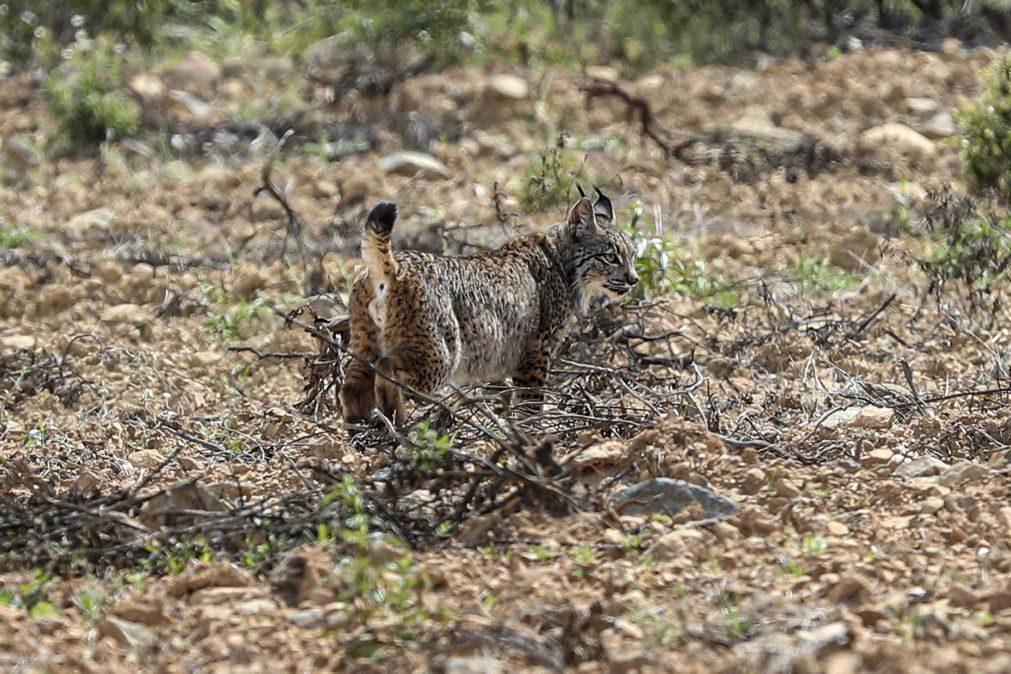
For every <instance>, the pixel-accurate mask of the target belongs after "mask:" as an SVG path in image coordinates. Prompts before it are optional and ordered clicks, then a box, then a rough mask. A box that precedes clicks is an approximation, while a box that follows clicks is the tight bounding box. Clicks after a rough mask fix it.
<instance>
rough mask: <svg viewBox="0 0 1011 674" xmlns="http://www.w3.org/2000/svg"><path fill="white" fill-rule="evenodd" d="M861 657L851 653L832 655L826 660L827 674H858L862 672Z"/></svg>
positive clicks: (825, 670) (825, 669)
mask: <svg viewBox="0 0 1011 674" xmlns="http://www.w3.org/2000/svg"><path fill="white" fill-rule="evenodd" d="M862 669H863V667H862V666H861V660H860V656H859V655H857V654H856V653H852V652H850V651H840V652H838V653H832V654H831V655H829V656H828V657H827V658H825V664H824V669H823V670H822V671H823V672H824V673H825V674H858V672H860V671H862Z"/></svg>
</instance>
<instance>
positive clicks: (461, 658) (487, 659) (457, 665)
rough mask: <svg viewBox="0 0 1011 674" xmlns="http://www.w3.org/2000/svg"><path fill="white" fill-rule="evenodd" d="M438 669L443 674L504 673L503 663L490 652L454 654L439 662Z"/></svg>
mask: <svg viewBox="0 0 1011 674" xmlns="http://www.w3.org/2000/svg"><path fill="white" fill-rule="evenodd" d="M438 664H439V667H438V668H436V671H440V672H443V674H502V672H503V671H505V670H504V669H503V667H502V663H501V662H499V661H498V660H493V659H492V658H491V655H490V654H483V655H454V656H452V657H448V658H446V659H445V660H442V661H441V662H439V663H438Z"/></svg>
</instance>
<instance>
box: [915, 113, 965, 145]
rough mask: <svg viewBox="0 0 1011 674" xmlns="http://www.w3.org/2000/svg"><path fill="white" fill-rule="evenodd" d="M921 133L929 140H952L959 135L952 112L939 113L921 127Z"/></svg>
mask: <svg viewBox="0 0 1011 674" xmlns="http://www.w3.org/2000/svg"><path fill="white" fill-rule="evenodd" d="M920 133H922V134H923V135H924V136H926V137H927V138H934V139H938V138H950V137H951V136H956V135H958V125H957V124H955V120H954V119H953V118H952V116H951V113H950V112H939V113H937V114H936V115H934V116H933V117H931V118H930V119H928V120H927V121H926V122H925V123H924V124H922V125H921V126H920Z"/></svg>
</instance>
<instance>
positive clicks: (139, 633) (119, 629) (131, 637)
mask: <svg viewBox="0 0 1011 674" xmlns="http://www.w3.org/2000/svg"><path fill="white" fill-rule="evenodd" d="M98 633H99V634H101V635H102V636H106V637H112V638H113V639H115V640H116V641H118V642H119V643H120V644H122V645H123V646H127V647H129V648H132V649H134V650H137V651H146V650H148V649H150V648H152V647H153V646H154V645H155V643H157V641H158V637H157V636H155V634H154V632H152V631H151V630H149V629H148V628H146V627H144V626H143V625H138V624H137V623H134V622H130V621H129V620H123V619H122V618H117V617H116V616H108V617H106V618H105V619H104V620H102V621H101V622H100V623H98Z"/></svg>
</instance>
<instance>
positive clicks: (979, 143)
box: [955, 56, 1011, 204]
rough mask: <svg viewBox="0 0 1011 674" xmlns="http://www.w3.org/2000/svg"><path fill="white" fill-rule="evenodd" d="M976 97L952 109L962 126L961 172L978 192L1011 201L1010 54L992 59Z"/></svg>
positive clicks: (971, 187)
mask: <svg viewBox="0 0 1011 674" xmlns="http://www.w3.org/2000/svg"><path fill="white" fill-rule="evenodd" d="M984 81H985V84H984V86H983V89H982V91H981V92H980V94H979V96H978V97H977V98H974V99H972V100H970V101H967V102H966V103H964V104H963V105H962V106H961V107H960V108H959V109H958V110H956V112H955V119H956V121H957V122H958V124H959V126H961V127H962V139H961V147H960V154H961V158H962V172H963V177H964V178H965V181H966V183H967V184H968V186H969V189H970V190H972V191H973V192H976V193H977V194H979V193H982V192H985V191H988V190H993V191H996V193H997V195H998V196H999V197H1000V199H1001V200H1002V201H1003V202H1004V203H1005V204H1008V203H1011V57H1008V56H1004V57H1003V58H1000V59H998V60H997V61H995V62H994V63H993V64H992V65H991V66H990V68H988V69H987V71H986V72H985V73H984Z"/></svg>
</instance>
